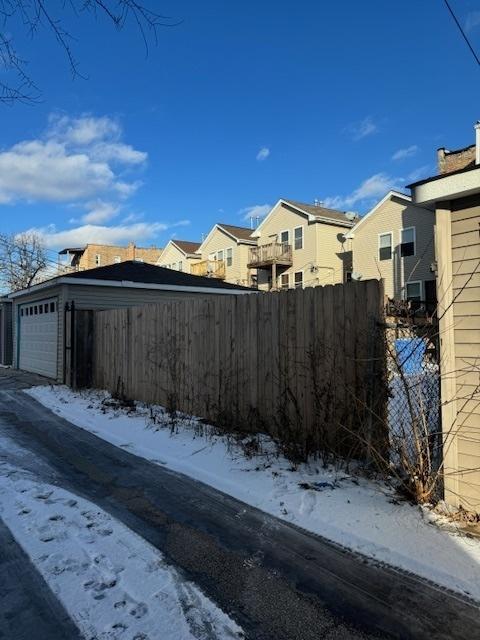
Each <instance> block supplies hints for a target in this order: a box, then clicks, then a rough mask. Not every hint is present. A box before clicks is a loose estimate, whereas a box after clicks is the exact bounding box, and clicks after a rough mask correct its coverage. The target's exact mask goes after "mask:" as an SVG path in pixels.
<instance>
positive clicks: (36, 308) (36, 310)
mask: <svg viewBox="0 0 480 640" xmlns="http://www.w3.org/2000/svg"><path fill="white" fill-rule="evenodd" d="M34 309H35V311H34V313H35V315H36V316H37V315H38V307H37V305H35V307H34Z"/></svg>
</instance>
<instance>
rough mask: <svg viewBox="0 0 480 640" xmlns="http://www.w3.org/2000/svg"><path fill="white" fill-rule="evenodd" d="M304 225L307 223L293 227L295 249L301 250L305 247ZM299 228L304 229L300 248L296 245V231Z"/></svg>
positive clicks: (293, 246) (293, 245)
mask: <svg viewBox="0 0 480 640" xmlns="http://www.w3.org/2000/svg"><path fill="white" fill-rule="evenodd" d="M304 227H305V225H303V224H301V225H299V226H298V227H293V242H292V249H293V251H301V250H302V249H304V248H305V231H304ZM297 229H301V230H302V246H301V248H300V249H297V248H296V246H295V231H296V230H297Z"/></svg>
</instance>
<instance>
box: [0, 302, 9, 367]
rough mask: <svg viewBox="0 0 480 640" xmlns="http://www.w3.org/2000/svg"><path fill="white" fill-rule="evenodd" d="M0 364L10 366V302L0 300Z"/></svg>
mask: <svg viewBox="0 0 480 640" xmlns="http://www.w3.org/2000/svg"><path fill="white" fill-rule="evenodd" d="M0 364H2V365H10V364H12V301H11V300H9V299H8V298H7V297H6V296H4V297H2V298H0Z"/></svg>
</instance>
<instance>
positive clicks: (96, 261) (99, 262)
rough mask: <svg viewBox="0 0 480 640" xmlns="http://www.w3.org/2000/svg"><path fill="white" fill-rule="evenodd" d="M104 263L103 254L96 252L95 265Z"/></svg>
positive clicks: (98, 265)
mask: <svg viewBox="0 0 480 640" xmlns="http://www.w3.org/2000/svg"><path fill="white" fill-rule="evenodd" d="M101 264H102V256H101V255H100V254H99V253H96V254H95V266H96V267H100V266H101Z"/></svg>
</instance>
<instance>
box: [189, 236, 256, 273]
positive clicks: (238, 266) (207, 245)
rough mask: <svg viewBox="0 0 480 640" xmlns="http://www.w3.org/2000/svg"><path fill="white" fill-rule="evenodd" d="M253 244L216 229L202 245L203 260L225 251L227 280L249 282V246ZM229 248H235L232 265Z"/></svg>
mask: <svg viewBox="0 0 480 640" xmlns="http://www.w3.org/2000/svg"><path fill="white" fill-rule="evenodd" d="M250 246H252V245H247V244H244V243H241V242H237V240H235V239H234V238H232V237H231V236H230V235H228V234H227V233H225V232H224V231H222V230H221V229H215V230H214V231H213V233H212V235H211V236H210V238H208V241H206V242H204V243H203V244H202V246H201V252H202V260H208V259H209V258H210V256H211V255H212V254H213V253H216V252H217V251H223V259H224V261H225V281H226V282H231V283H232V284H242V285H248V284H249V273H248V269H247V260H248V248H249V247H250ZM227 249H232V250H233V262H232V266H231V267H228V266H227V255H226V251H227Z"/></svg>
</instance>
